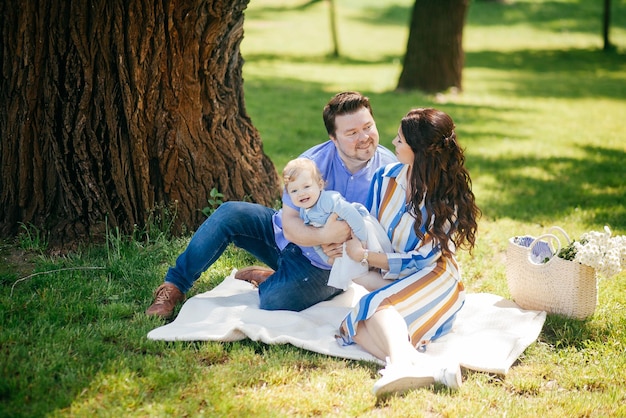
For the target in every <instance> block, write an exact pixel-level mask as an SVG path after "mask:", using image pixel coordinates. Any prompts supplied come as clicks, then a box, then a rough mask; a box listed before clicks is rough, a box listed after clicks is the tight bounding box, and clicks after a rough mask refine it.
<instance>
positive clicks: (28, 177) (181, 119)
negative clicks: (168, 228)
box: [0, 0, 279, 241]
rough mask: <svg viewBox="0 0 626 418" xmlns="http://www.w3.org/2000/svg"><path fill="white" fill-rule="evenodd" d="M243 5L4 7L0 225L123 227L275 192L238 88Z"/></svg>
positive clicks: (77, 233)
mask: <svg viewBox="0 0 626 418" xmlns="http://www.w3.org/2000/svg"><path fill="white" fill-rule="evenodd" d="M247 4H248V0H230V1H225V0H223V1H220V0H171V1H168V2H151V1H144V0H90V1H84V2H83V1H67V0H33V1H29V2H23V1H21V0H12V1H11V0H7V1H3V2H0V27H1V28H2V29H1V30H2V32H1V35H0V41H1V45H2V49H1V50H0V67H1V68H2V77H1V79H0V138H1V141H0V233H1V234H2V236H6V235H8V234H14V233H15V232H16V231H17V228H18V225H19V224H20V223H24V224H33V225H35V226H37V227H41V228H43V229H45V230H46V231H49V232H50V233H51V237H52V239H56V240H57V241H59V240H73V239H74V238H79V237H83V236H87V235H91V234H98V233H101V232H102V229H103V225H104V221H105V219H106V221H107V222H108V225H109V226H119V227H120V228H121V229H122V230H123V231H130V230H131V229H132V228H133V227H134V225H137V226H139V227H142V226H144V225H146V223H147V220H148V217H149V215H150V211H152V210H154V208H155V207H157V206H160V205H165V206H169V205H176V212H177V218H176V224H175V225H176V226H178V227H180V226H181V225H183V224H184V225H187V226H189V227H194V226H196V225H197V224H199V223H200V222H201V221H202V220H203V218H204V215H203V214H202V213H201V209H202V208H204V207H206V206H207V199H208V198H209V196H210V192H211V190H212V189H217V190H219V191H220V192H221V193H222V194H223V195H224V199H225V200H230V199H243V198H249V199H250V200H253V201H257V202H259V203H263V204H268V205H271V204H273V202H274V199H276V198H277V197H278V196H279V181H278V176H277V173H276V170H275V168H274V165H273V164H272V162H271V161H270V160H269V158H268V157H267V156H266V155H265V154H264V153H263V149H262V143H261V140H260V137H259V134H258V132H257V130H256V129H255V128H254V126H253V125H252V123H251V121H250V118H249V116H248V115H247V114H246V110H245V104H244V97H243V88H242V86H243V78H242V65H243V61H242V59H241V55H240V52H239V46H240V43H241V40H242V38H243V21H244V17H243V11H244V9H245V8H246V6H247Z"/></svg>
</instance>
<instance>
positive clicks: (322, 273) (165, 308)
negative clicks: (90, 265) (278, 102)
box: [146, 92, 396, 318]
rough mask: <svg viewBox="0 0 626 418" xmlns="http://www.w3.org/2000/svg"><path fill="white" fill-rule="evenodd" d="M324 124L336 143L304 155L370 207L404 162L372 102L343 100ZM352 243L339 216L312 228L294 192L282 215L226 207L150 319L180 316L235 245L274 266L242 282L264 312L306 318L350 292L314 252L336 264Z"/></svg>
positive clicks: (198, 236) (163, 291)
mask: <svg viewBox="0 0 626 418" xmlns="http://www.w3.org/2000/svg"><path fill="white" fill-rule="evenodd" d="M323 118H324V125H325V126H326V130H327V132H328V136H329V138H330V140H329V141H326V142H324V143H322V144H320V145H317V146H315V147H313V148H311V149H309V150H308V151H306V152H304V153H303V154H302V155H301V156H302V157H306V158H310V159H312V160H313V161H315V163H316V164H317V165H318V167H319V169H320V171H321V172H322V174H323V176H324V179H325V180H326V188H327V189H328V190H336V191H338V192H339V193H341V194H342V195H343V196H344V197H345V198H346V200H348V201H350V202H360V203H365V200H366V199H367V194H368V190H369V186H370V181H371V179H372V176H373V174H374V172H375V171H376V170H377V169H378V168H379V167H381V166H383V165H386V164H388V163H391V162H394V161H396V158H395V156H394V154H392V153H391V152H390V151H389V150H387V149H386V148H384V147H382V146H380V145H379V137H378V131H377V129H376V124H375V122H374V117H373V113H372V109H371V106H370V102H369V99H368V98H367V97H365V96H363V95H362V94H360V93H357V92H343V93H339V94H337V95H335V96H334V97H333V98H332V99H331V100H330V101H329V102H328V104H327V105H326V106H325V107H324V111H323ZM349 238H350V227H349V226H348V225H347V224H346V223H345V222H343V221H340V220H338V219H337V216H331V218H330V219H329V221H328V222H327V223H326V225H325V226H324V227H322V228H315V227H312V226H307V225H304V223H303V221H302V220H301V219H300V216H299V212H298V208H296V206H295V205H293V203H292V202H291V200H290V199H289V196H288V195H287V194H286V193H283V209H282V210H281V211H276V210H274V209H271V208H267V207H265V206H262V205H258V204H255V203H248V202H226V203H223V204H222V205H220V206H219V207H218V208H217V210H216V211H215V212H214V213H213V214H212V215H211V216H210V217H209V218H208V219H207V220H206V221H204V223H203V224H202V225H201V226H200V228H198V230H197V231H196V233H195V234H194V235H193V237H192V238H191V241H190V242H189V244H188V246H187V248H186V249H185V251H184V252H183V253H182V254H181V255H180V256H179V257H178V259H177V260H176V265H175V266H173V267H170V269H169V270H168V272H167V274H166V275H165V282H164V283H163V284H162V285H161V286H159V288H158V289H157V290H156V291H155V300H154V303H153V304H152V305H151V306H150V307H149V308H148V309H147V310H146V314H147V315H156V316H159V317H162V318H168V317H170V316H172V314H173V312H174V309H175V308H176V305H177V304H178V303H181V302H182V301H183V300H184V298H185V297H184V294H185V293H186V292H187V291H188V290H189V289H190V288H191V286H192V285H193V283H194V282H195V281H196V280H197V279H198V278H199V277H200V275H201V274H202V273H203V272H204V271H205V270H207V269H208V268H209V267H210V266H211V265H212V264H213V263H214V262H215V261H216V260H217V259H218V258H219V256H220V255H221V254H222V253H223V252H224V250H225V249H226V247H227V246H228V244H230V243H233V244H234V245H236V246H237V247H240V248H242V249H244V250H246V251H248V252H249V253H250V254H252V255H254V256H255V257H256V258H258V259H259V260H260V261H261V262H263V263H265V264H266V265H267V266H269V268H265V267H249V268H245V269H242V270H240V271H238V272H237V274H236V275H235V277H236V278H237V279H241V280H246V281H249V282H251V283H253V284H255V285H257V286H258V288H259V299H260V307H261V309H267V310H278V309H284V310H292V311H301V310H303V309H306V308H308V307H309V306H312V305H314V304H316V303H318V302H321V301H323V300H327V299H330V298H332V297H333V296H335V295H337V294H339V293H341V292H342V290H341V289H337V288H334V287H331V286H328V285H327V282H328V277H329V274H330V265H328V264H327V263H325V262H324V261H322V259H321V258H320V257H319V255H317V253H316V252H315V250H314V249H313V248H312V247H313V246H315V245H321V246H322V248H323V249H324V252H325V253H326V255H328V256H329V257H330V258H331V259H332V258H334V257H337V256H340V255H341V253H342V243H343V242H345V241H346V240H348V239H349Z"/></svg>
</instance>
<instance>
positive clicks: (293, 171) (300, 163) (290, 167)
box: [283, 158, 324, 187]
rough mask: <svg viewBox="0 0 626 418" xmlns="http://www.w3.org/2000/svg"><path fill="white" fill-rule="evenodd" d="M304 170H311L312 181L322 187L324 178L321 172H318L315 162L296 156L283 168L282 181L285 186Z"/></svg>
mask: <svg viewBox="0 0 626 418" xmlns="http://www.w3.org/2000/svg"><path fill="white" fill-rule="evenodd" d="M306 171H309V172H311V177H312V178H313V181H315V182H316V183H319V184H321V185H322V187H324V178H323V177H322V173H320V170H319V168H317V164H315V162H314V161H313V160H309V159H308V158H296V159H293V160H291V161H289V162H288V163H287V165H286V166H285V168H284V170H283V183H285V187H287V185H288V184H289V183H291V182H292V181H294V180H295V178H296V177H298V176H299V175H300V174H302V173H303V172H306Z"/></svg>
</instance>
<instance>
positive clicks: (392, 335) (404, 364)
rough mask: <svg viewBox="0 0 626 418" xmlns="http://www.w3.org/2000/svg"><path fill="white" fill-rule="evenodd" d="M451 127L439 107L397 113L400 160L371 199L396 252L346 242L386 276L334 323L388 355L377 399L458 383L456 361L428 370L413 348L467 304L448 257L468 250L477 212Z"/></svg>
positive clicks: (378, 181)
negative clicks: (418, 389) (384, 251)
mask: <svg viewBox="0 0 626 418" xmlns="http://www.w3.org/2000/svg"><path fill="white" fill-rule="evenodd" d="M454 128H455V126H454V122H453V121H452V119H451V118H450V116H448V115H447V114H446V113H444V112H442V111H439V110H436V109H414V110H411V111H410V112H409V113H408V114H407V115H406V116H405V117H404V118H403V119H402V122H401V124H400V128H399V129H398V135H397V136H396V138H395V139H394V140H393V145H394V146H395V148H396V155H397V157H398V161H399V163H393V164H390V165H387V166H386V167H383V168H382V169H380V170H379V171H378V172H377V173H376V174H375V176H374V178H373V180H372V185H371V188H370V195H369V199H368V205H367V206H368V208H369V210H370V212H371V214H372V215H373V216H375V217H376V218H377V219H378V221H379V222H380V223H381V225H382V226H383V228H384V229H385V230H386V231H387V233H388V235H389V238H390V239H391V242H392V246H393V250H394V252H392V253H372V252H369V251H367V250H366V249H365V248H363V245H361V242H360V241H359V240H358V239H352V240H350V241H349V242H348V243H347V246H346V251H347V253H348V255H349V257H350V258H352V259H354V260H359V261H362V262H366V263H368V264H369V266H370V268H378V269H380V270H381V272H382V274H383V277H382V279H381V280H380V282H381V286H382V287H379V288H378V289H375V290H372V289H370V290H372V291H371V293H368V294H367V295H365V296H364V297H363V298H362V299H361V300H360V301H359V303H358V305H357V306H355V307H354V309H353V310H352V312H351V313H350V314H348V316H347V317H346V318H345V319H344V320H343V322H342V324H341V326H340V334H341V337H342V339H343V342H344V344H352V343H357V344H359V345H361V346H362V347H363V348H364V349H366V350H367V351H368V352H370V353H371V354H372V355H374V356H376V357H377V358H379V359H381V360H385V361H386V367H385V369H384V370H381V374H383V377H382V378H381V379H380V380H378V381H377V382H376V384H375V385H374V388H373V392H374V394H375V395H376V396H379V397H380V396H384V395H387V394H390V393H394V392H403V391H405V390H408V389H411V388H415V387H420V386H425V385H430V384H432V383H434V382H440V383H444V384H446V385H447V386H449V387H451V388H457V387H458V386H459V385H460V383H461V375H460V369H459V365H458V364H456V365H454V366H453V367H441V366H438V367H436V368H434V369H433V367H432V366H430V365H429V366H425V365H424V364H423V360H422V359H421V357H420V354H419V353H418V350H423V349H425V348H426V345H427V344H428V343H429V342H430V341H431V340H434V339H435V338H438V337H440V336H442V335H444V334H445V333H447V332H448V331H449V330H450V329H451V327H452V323H453V321H454V318H455V315H456V314H457V312H458V311H459V310H460V309H461V307H462V306H463V302H464V300H465V293H464V290H463V289H464V288H463V284H462V283H461V273H460V271H459V268H458V265H457V262H456V260H455V258H454V254H455V252H456V248H467V249H469V250H471V249H472V248H473V247H474V244H475V240H476V229H477V218H478V217H479V216H480V210H479V209H478V207H477V206H476V203H475V198H474V194H473V193H472V189H471V179H470V176H469V173H468V171H467V169H466V168H465V167H464V161H465V157H464V155H463V150H462V149H461V147H460V146H459V144H458V142H457V138H456V133H455V132H454ZM383 279H384V280H383ZM420 363H422V365H421V366H420ZM428 369H430V370H428Z"/></svg>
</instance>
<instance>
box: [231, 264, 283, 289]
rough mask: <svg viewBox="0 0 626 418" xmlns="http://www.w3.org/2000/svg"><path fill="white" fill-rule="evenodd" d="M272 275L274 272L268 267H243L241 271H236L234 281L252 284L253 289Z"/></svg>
mask: <svg viewBox="0 0 626 418" xmlns="http://www.w3.org/2000/svg"><path fill="white" fill-rule="evenodd" d="M272 274H274V270H272V269H271V268H268V267H260V266H252V267H244V268H242V269H241V270H237V273H235V279H237V280H245V281H246V282H248V283H252V285H253V286H254V287H259V285H260V284H261V283H263V282H264V281H265V279H267V278H268V277H269V276H271V275H272Z"/></svg>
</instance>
